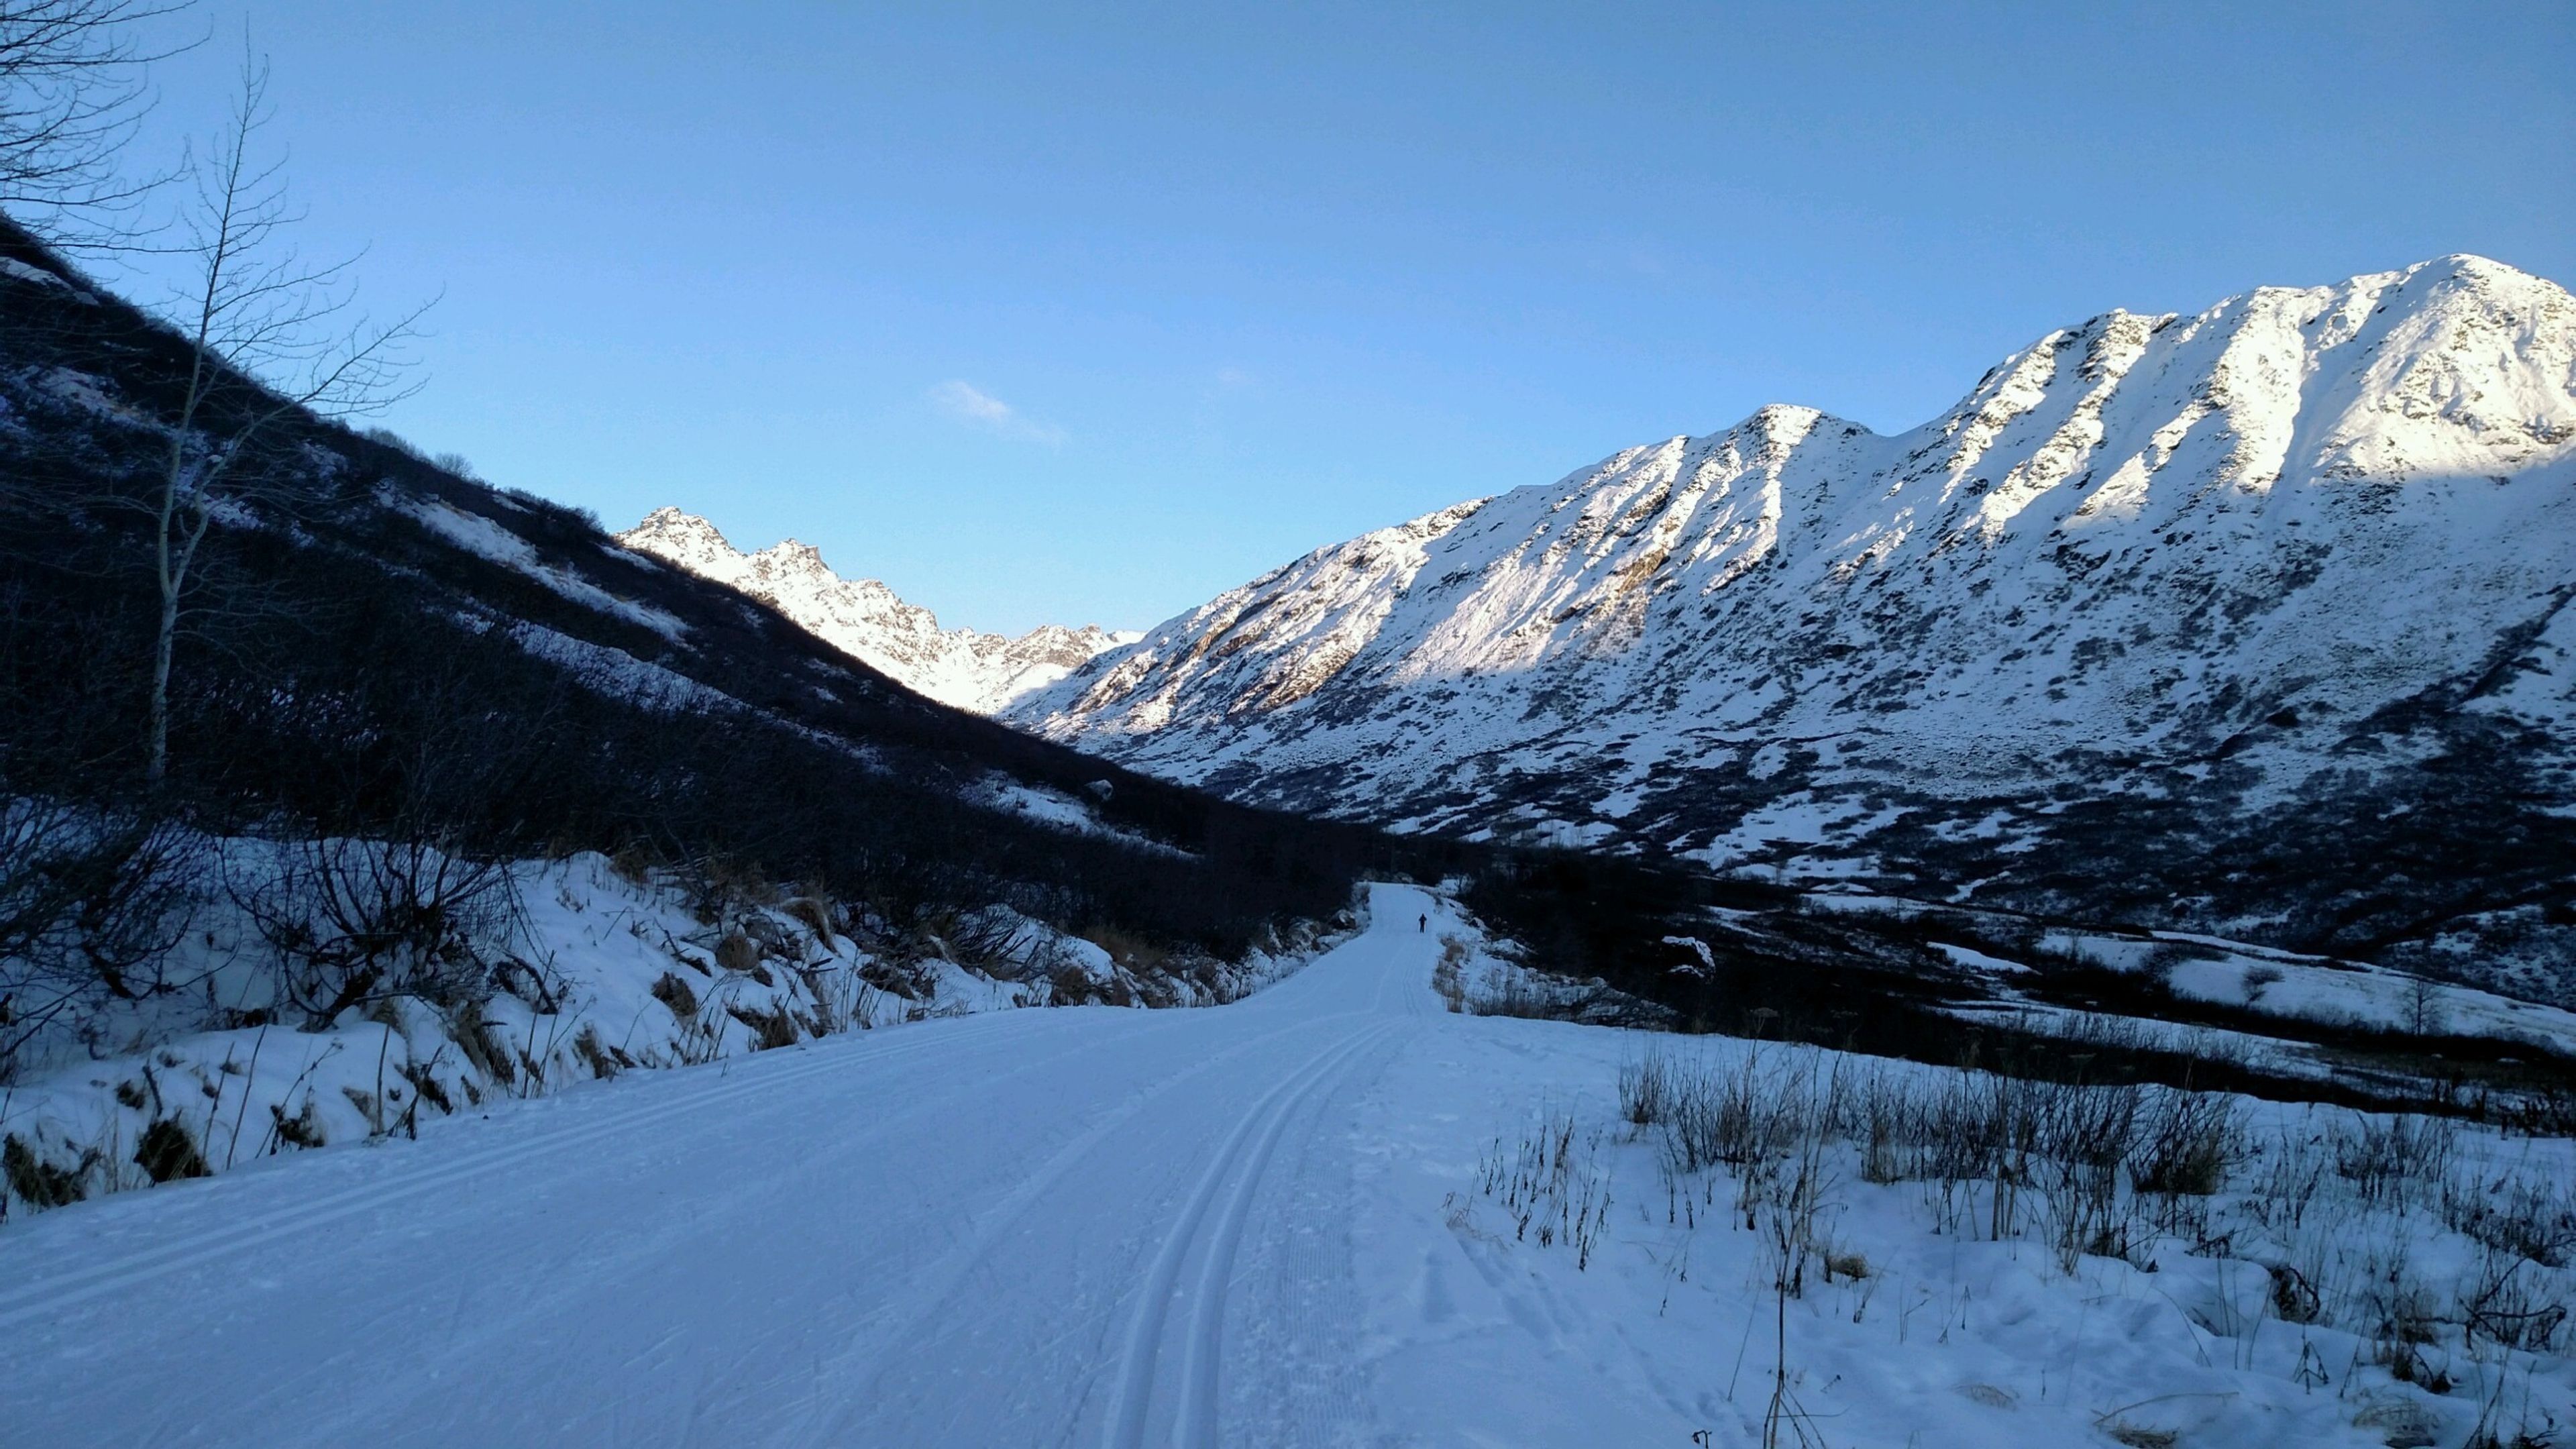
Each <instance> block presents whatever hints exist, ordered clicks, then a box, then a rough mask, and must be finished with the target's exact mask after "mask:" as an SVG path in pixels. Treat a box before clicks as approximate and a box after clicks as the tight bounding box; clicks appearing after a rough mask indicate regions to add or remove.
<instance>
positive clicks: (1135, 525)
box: [155, 0, 2576, 631]
mask: <svg viewBox="0 0 2576 1449" xmlns="http://www.w3.org/2000/svg"><path fill="white" fill-rule="evenodd" d="M245 17H247V19H248V20H249V23H250V27H251V34H252V38H253V42H254V44H255V45H256V46H257V48H259V49H260V50H262V51H265V52H266V53H267V54H268V55H269V56H270V58H271V60H272V62H273V65H274V80H273V88H272V95H273V98H274V100H275V103H276V107H277V120H276V124H275V126H274V127H273V129H272V131H271V133H270V136H271V139H272V140H274V141H277V142H279V143H281V144H283V145H285V146H287V147H289V148H291V151H292V161H291V164H290V175H291V176H292V178H293V181H294V184H295V187H296V189H297V191H298V193H299V194H300V196H301V198H302V200H303V201H304V203H305V204H306V206H307V208H308V210H309V213H310V217H309V220H308V222H307V223H306V224H305V228H304V234H303V235H304V241H305V243H306V245H307V246H308V248H309V249H310V250H313V251H315V252H322V253H329V252H334V251H338V250H345V249H349V248H352V247H355V246H359V245H366V246H368V247H369V250H368V253H367V255H366V257H365V259H364V261H363V263H362V267H361V270H362V274H363V276H364V279H365V284H366V287H367V290H368V293H369V294H370V295H371V296H372V297H374V298H376V299H379V300H381V301H383V302H384V303H386V304H388V305H391V304H395V303H399V302H401V301H403V300H406V299H413V298H419V297H423V296H427V295H429V294H432V293H436V292H439V291H441V290H443V291H444V293H445V299H444V301H443V302H441V304H440V305H439V307H438V308H437V310H436V312H435V313H434V315H433V319H432V324H431V325H432V327H433V330H434V332H435V335H434V336H433V337H432V338H430V339H429V340H428V341H427V343H426V344H425V345H424V347H423V348H422V356H423V359H424V363H425V368H424V376H425V380H426V383H427V386H426V387H425V389H424V390H423V391H422V392H420V393H419V395H418V396H416V397H414V398H412V399H411V400H409V401H407V402H405V403H403V404H402V405H401V406H400V407H399V408H398V409H397V410H396V411H395V412H394V413H393V414H392V415H391V416H390V417H389V418H388V419H387V421H388V422H389V423H390V425H391V426H393V427H395V428H396V429H397V430H399V431H401V432H402V433H404V434H405V435H406V436H408V437H411V438H412V439H414V440H415V441H417V442H419V443H420V444H422V445H423V446H425V447H427V448H429V449H431V450H433V451H443V450H450V449H452V450H455V451H458V452H462V453H464V454H465V455H467V456H468V457H469V458H471V459H472V460H473V462H474V463H475V464H476V465H477V466H478V467H479V468H480V470H481V471H482V472H483V473H484V475H485V476H487V477H489V478H491V479H492V480H493V481H495V482H499V483H505V484H510V485H513V486H517V487H523V488H527V489H531V490H533V491H536V492H539V493H543V494H546V495H549V496H552V497H555V498H560V499H563V500H566V501H568V502H572V503H577V504H581V505H584V506H587V507H590V508H592V509H595V510H597V512H598V513H599V514H600V516H601V518H602V519H603V520H605V521H606V522H608V523H609V524H610V525H611V526H612V527H623V526H625V525H626V524H628V523H631V522H632V521H633V520H634V519H635V518H637V517H639V516H640V515H642V514H643V513H644V512H645V511H647V510H648V509H650V508H652V507H654V506H657V505H660V504H664V503H671V504H677V505H679V506H681V507H683V508H686V509H689V510H691V511H693V512H699V513H704V514H706V515H708V516H710V517H712V518H713V519H714V520H715V521H716V522H717V523H718V525H719V526H721V527H722V528H723V529H724V530H725V531H726V533H727V534H728V535H729V536H730V537H731V538H732V539H733V540H734V541H735V542H736V543H737V544H740V545H742V546H745V547H754V546H758V545H762V544H767V543H771V542H774V541H776V540H777V539H779V538H781V537H783V536H789V535H793V536H795V537H797V538H801V539H804V540H806V541H808V542H811V543H815V544H818V545H820V546H821V548H822V549H823V552H824V556H825V557H826V559H828V560H829V561H830V562H831V563H832V564H833V566H834V567H835V568H837V569H838V570H839V571H840V572H842V573H843V574H845V575H853V576H856V575H873V576H876V577H880V578H883V579H885V580H886V581H887V582H888V583H890V584H891V585H893V586H894V587H895V589H896V590H897V591H899V592H901V593H902V594H904V595H906V596H907V597H910V598H912V599H914V600H916V601H918V602H921V603H924V604H928V605H930V606H931V607H932V608H934V609H936V610H937V611H938V612H939V614H940V617H941V619H942V621H943V622H945V623H948V624H951V625H955V624H969V625H973V626H975V627H978V628H986V629H1007V630H1013V631H1016V630H1019V629H1023V628H1026V627H1028V626H1030V625H1033V624H1037V623H1040V622H1050V621H1052V622H1064V623H1082V622H1099V623H1105V624H1110V625H1115V626H1125V627H1143V626H1146V625H1148V624H1151V623H1154V622H1156V621H1158V620H1160V619H1161V618H1163V617H1166V616H1168V615H1170V614H1172V613H1174V612H1177V611H1179V610H1181V609H1183V608H1186V607H1188V606H1189V605H1191V604H1194V603H1197V602H1199V601H1201V600H1202V599H1204V598H1206V597H1207V596H1209V595H1211V594H1214V593H1216V592H1219V591H1220V590H1223V589H1225V588H1228V587H1231V586H1233V585H1234V584H1237V583H1240V582H1242V581H1244V580H1245V579H1247V578H1250V577H1251V576H1253V575H1255V574H1257V573H1260V572H1261V571H1263V570H1265V569H1268V568H1270V567H1272V566H1273V565H1276V564H1278V563H1281V562H1284V561H1286V560H1288V559H1290V558H1293V557H1295V556H1296V555H1298V554H1300V553H1302V552H1304V551H1306V550H1307V549H1310V548H1313V547H1316V546H1318V545H1321V544H1324V543H1328V542H1332V541H1335V540H1338V539H1341V538H1344V537H1347V536H1349V535H1351V534H1354V533H1357V532H1361V531H1363V530H1366V529H1369V528H1375V527H1379V526H1383V525H1385V524H1389V523H1393V522H1397V521H1400V520H1402V519H1405V518H1408V517H1411V516H1414V515H1416V514H1420V513H1424V512H1427V511H1430V510H1432V509H1434V508H1438V507H1442V506H1445V505H1447V504H1449V503H1452V502H1455V501H1457V500H1459V499H1462V498H1468V497H1474V496H1478V495H1481V494H1486V493H1493V492H1499V491H1501V490H1503V489H1506V488H1511V487H1516V486H1519V485H1522V484H1528V483H1544V482H1548V481H1550V480H1552V479H1554V478H1556V477H1558V476H1561V475H1562V474H1564V473H1566V472H1568V471H1569V470H1572V469H1574V468H1576V467H1579V466H1581V465H1583V464H1586V463H1588V462H1590V461H1592V460H1594V459H1597V458H1599V457H1601V456H1603V455H1606V454H1608V453H1611V452H1613V451H1615V450H1617V449H1619V448H1621V447H1624V446H1627V445H1630V444H1634V443H1638V442H1644V441H1649V440H1653V439H1658V438H1663V437H1669V436H1671V435H1673V434H1676V433H1682V432H1691V433H1704V432H1710V431H1714V430H1717V429H1720V428H1723V427H1726V426H1728V425H1730V424H1732V423H1734V422H1736V421H1737V420H1739V419H1740V418H1742V417H1743V416H1744V415H1745V414H1746V413H1749V412H1750V411H1752V410H1753V409H1754V408H1756V407H1758V406H1760V405H1761V404H1763V403H1766V402H1774V401H1779V402H1797V403H1806V404H1810V405H1813V406H1816V407H1821V408H1824V409H1826V410H1827V411H1829V412H1834V413H1838V414H1841V415H1843V416H1845V417H1850V418H1854V419H1857V420H1859V421H1861V422H1864V423H1867V424H1869V425H1870V426H1872V427H1876V428H1880V429H1883V430H1886V429H1898V428H1904V427H1908V426H1911V425H1913V424H1915V423H1918V422H1921V421H1923V420H1924V419H1926V418H1928V417H1930V416H1931V415H1933V414H1934V413H1936V412H1937V411H1939V410H1940V409H1941V408H1942V407H1944V406H1946V405H1947V404H1948V403H1950V402H1951V401H1953V400H1954V399H1955V398H1956V397H1957V396H1958V395H1959V394H1961V393H1963V392H1965V391H1966V390H1967V388H1968V387H1969V386H1970V385H1971V384H1972V383H1973V382H1974V381H1975V379H1976V378H1977V376H1978V375H1979V374H1980V373H1981V372H1983V371H1984V370H1985V369H1986V368H1987V367H1988V366H1990V365H1991V364H1992V363H1994V362H1995V361H1996V360H1997V359H1999V358H2000V357H2001V356H2002V355H2003V354H2004V353H2005V352H2007V351H2009V350H2011V349H2012V348H2014V347H2017V346H2019V345H2021V344H2023V343H2025V342H2027V341H2029V340H2030V339H2031V338H2033V337H2035V336H2037V335H2038V334H2040V333H2042V332H2044V331H2046V330H2048V329H2049V328H2051V327H2054V326H2059V325H2063V324H2067V323H2072V322H2076V321H2080V320H2082V319H2083V318H2086V317H2089V316H2091V315H2093V314H2094V313H2097V312H2100V311H2103V310H2106V309H2108V308H2111V307H2114V306H2125V307H2129V308H2132V309H2136V310H2197V309H2198V308H2200V307H2203V306H2206V305H2208V304H2209V303H2211V302H2214V301H2216V300H2217V299H2218V298H2220V297H2222V296H2225V295H2227V294H2230V293H2233V292H2238V291H2242V290H2245V289H2246V288H2248V287H2251V286H2254V285H2257V284H2263V283H2291V284H2302V285H2307V284H2316V283H2322V282H2327V281H2332V280H2336V279H2339V278H2342V277H2344V276H2347V275H2350V274H2353V273H2356V272H2364V271H2378V270H2385V269H2388V268H2393V267H2397V266H2401V265H2404V264H2406V263H2408V262H2412V261H2418V260H2422V259H2424V258H2426V257H2430V256H2435V255H2439V254H2442V253H2446V252H2454V251H2473V252H2479V253H2482V254H2485V255H2488V256H2492V257H2495V258H2497V259H2499V260H2502V261H2506V262H2510V263H2512V264H2514V265H2516V266H2519V267H2523V268H2525V269H2527V270H2531V271H2535V272H2539V273H2540V274H2542V275H2544V276H2549V277H2552V278H2554V279H2556V280H2558V281H2561V282H2576V79H2572V78H2576V5H2572V4H2570V3H2568V0H2545V3H2539V4H2530V5H2512V4H2473V3H2458V0H2450V3H2440V4H2416V5H2385V4H2332V5H2319V6H2313V7H2309V6H2300V5H2290V4H2264V5H2253V6H2243V5H2226V6H2194V5H2187V4H2167V5H2138V6H2113V5H2099V6H2095V5H2086V6H2067V5H2061V4H2047V5H2031V6H2027V7H2019V6H2000V5H1999V6H1981V7H1974V8H1971V7H1943V6H1932V5H1917V4H1907V5H1887V6H1835V5H1818V4H1791V5H1779V6H1767V7H1766V6H1721V5H1691V6H1674V7H1660V6H1646V5H1579V6H1578V5H1558V6H1549V7H1529V8H1526V9H1524V8H1521V7H1516V6H1510V5H1504V4H1497V3H1480V4H1475V5H1461V6H1457V7H1454V8H1450V9H1446V10H1434V9H1432V8H1429V7H1415V6H1386V5H1377V4H1368V5H1347V6H1345V5H1332V4H1318V5H1299V6H1294V7H1290V6H1215V5H1205V4H1201V5H1176V6H1167V7H1124V6H1121V7H1108V6H1088V5H1084V6H1066V5H1029V6H1012V5H963V4H938V5H929V4H925V5H919V6H908V5H907V6H895V5H883V6H880V5H870V6H860V5H826V4H803V5H789V4H754V3H728V4H724V5H709V4H648V3H641V0H631V3H614V4H611V3H600V4H570V3H536V0H521V3H509V4H486V3H480V0H442V3H438V4H429V5H422V4H407V5H391V4H372V3H366V4H351V3H347V0H215V3H213V4H212V5H211V6H210V7H209V8H205V9H201V10H200V11H199V12H198V14H197V16H196V18H195V19H194V20H193V21H191V22H190V23H191V24H193V25H196V26H199V27H205V26H211V27H212V29H213V30H214V32H215V34H216V36H217V39H216V41H215V43H213V44H210V45H208V46H206V47H204V48H202V49H201V50H199V51H198V52H196V53H194V54H192V55H189V56H185V57H182V58H180V59H179V60H176V61H173V62H170V63H168V64H166V65H165V66H164V67H163V68H162V73H161V86H162V90H163V93H164V101H163V104H162V106H161V109H160V111H159V113H158V114H157V116H156V119H155V125H156V127H157V128H158V129H159V130H160V131H161V132H162V133H164V134H162V135H161V136H159V137H157V138H156V144H157V143H158V142H159V141H166V140H167V139H168V137H169V136H171V135H175V134H176V132H177V131H178V130H179V129H180V128H181V127H183V126H190V125H197V126H202V125H205V124H209V123H211V122H212V121H213V120H214V118H215V117H216V116H217V115H218V114H219V113H220V109H221V105H222V88H223V86H224V84H225V83H226V82H227V81H228V80H229V78H230V75H231V73H232V71H233V69H234V67H235V65H236V62H237V58H238V53H239V52H238V39H237V37H238V36H239V33H240V26H241V23H242V20H243V19H244V18H245Z"/></svg>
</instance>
